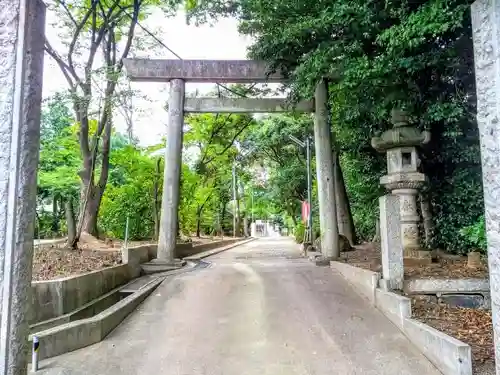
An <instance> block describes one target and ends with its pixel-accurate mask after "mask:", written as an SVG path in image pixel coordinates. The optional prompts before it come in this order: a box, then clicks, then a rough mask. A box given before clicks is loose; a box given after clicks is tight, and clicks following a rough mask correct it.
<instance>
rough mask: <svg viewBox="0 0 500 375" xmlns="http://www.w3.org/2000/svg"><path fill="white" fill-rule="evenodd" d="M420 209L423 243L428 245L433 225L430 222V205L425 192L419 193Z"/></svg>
mask: <svg viewBox="0 0 500 375" xmlns="http://www.w3.org/2000/svg"><path fill="white" fill-rule="evenodd" d="M420 211H421V213H422V219H423V226H424V238H425V245H426V246H427V247H430V242H431V240H432V232H433V229H434V227H433V223H432V211H431V205H430V203H429V198H428V196H427V195H426V194H420Z"/></svg>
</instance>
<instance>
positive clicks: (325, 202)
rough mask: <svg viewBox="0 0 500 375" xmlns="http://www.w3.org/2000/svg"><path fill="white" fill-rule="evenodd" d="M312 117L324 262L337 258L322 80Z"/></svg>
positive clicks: (329, 136) (325, 89)
mask: <svg viewBox="0 0 500 375" xmlns="http://www.w3.org/2000/svg"><path fill="white" fill-rule="evenodd" d="M315 105H316V113H315V116H314V147H315V149H316V174H317V180H318V200H319V222H320V228H321V253H322V255H323V257H324V258H325V259H326V260H330V259H336V258H338V257H339V255H340V249H339V232H338V226H337V207H336V203H335V187H334V164H333V163H334V160H333V153H332V133H331V130H330V123H329V121H328V118H329V114H328V87H327V84H326V82H325V81H324V80H322V81H321V82H320V83H319V84H318V85H317V86H316V92H315Z"/></svg>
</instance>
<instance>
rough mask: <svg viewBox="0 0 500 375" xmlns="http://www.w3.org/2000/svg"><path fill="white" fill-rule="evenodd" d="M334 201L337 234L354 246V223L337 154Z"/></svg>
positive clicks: (336, 154) (337, 154)
mask: <svg viewBox="0 0 500 375" xmlns="http://www.w3.org/2000/svg"><path fill="white" fill-rule="evenodd" d="M334 160H335V169H334V179H335V198H336V199H335V201H336V203H337V223H338V227H339V234H343V235H344V236H346V237H347V239H348V240H349V242H350V243H351V245H355V244H356V230H355V228H354V221H353V219H352V213H351V206H350V204H349V197H348V196H347V191H346V188H345V182H344V176H343V174H342V168H341V166H340V160H339V153H338V152H336V153H335V158H334Z"/></svg>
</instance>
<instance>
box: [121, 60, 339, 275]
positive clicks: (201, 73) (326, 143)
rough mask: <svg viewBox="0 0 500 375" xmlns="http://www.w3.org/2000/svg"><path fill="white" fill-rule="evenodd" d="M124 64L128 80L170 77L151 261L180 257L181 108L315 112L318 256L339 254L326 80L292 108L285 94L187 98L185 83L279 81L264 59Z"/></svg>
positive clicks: (170, 262)
mask: <svg viewBox="0 0 500 375" xmlns="http://www.w3.org/2000/svg"><path fill="white" fill-rule="evenodd" d="M124 66H125V69H126V71H127V75H128V77H129V78H130V79H131V80H132V81H138V82H170V96H169V100H168V121H167V144H166V148H165V170H164V181H163V197H162V209H161V220H160V235H159V239H158V252H157V258H156V259H154V260H152V261H151V262H150V265H155V266H156V267H155V268H157V269H158V270H162V269H164V268H168V267H172V266H177V265H178V262H179V261H178V260H177V259H175V246H176V237H177V231H176V228H177V220H178V205H179V185H180V171H181V164H182V155H181V153H182V137H183V125H184V114H185V113H203V112H212V113H217V112H219V113H221V112H225V113H257V112H260V113H269V112H284V111H289V110H295V111H300V112H315V121H314V137H315V148H316V160H317V163H316V174H317V180H318V198H319V199H318V200H319V216H320V227H321V233H322V235H323V240H322V249H323V254H322V255H323V257H324V258H325V259H326V260H328V259H333V258H334V256H335V254H338V251H339V248H338V246H339V244H338V227H337V210H336V202H335V190H334V160H333V154H332V135H331V131H330V124H329V122H328V107H327V103H328V91H327V85H326V82H325V81H323V80H322V81H321V82H320V83H319V84H318V85H317V87H316V92H315V100H314V104H313V103H312V102H310V101H304V102H300V103H298V104H297V106H296V107H295V108H287V105H286V102H285V100H283V99H255V98H223V99H221V98H185V84H186V82H213V83H215V82H221V83H264V82H267V83H280V82H283V77H282V76H281V74H279V73H270V72H269V69H268V66H267V64H266V63H265V62H262V61H253V60H151V59H126V60H125V61H124Z"/></svg>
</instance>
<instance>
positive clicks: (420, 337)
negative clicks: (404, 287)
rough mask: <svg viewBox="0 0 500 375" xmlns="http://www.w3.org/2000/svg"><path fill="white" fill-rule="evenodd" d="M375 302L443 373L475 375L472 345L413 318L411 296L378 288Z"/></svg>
mask: <svg viewBox="0 0 500 375" xmlns="http://www.w3.org/2000/svg"><path fill="white" fill-rule="evenodd" d="M375 303H376V307H377V309H379V310H380V311H381V312H382V313H383V314H384V315H385V316H386V317H387V318H388V319H389V320H390V321H391V322H393V323H394V324H395V325H396V326H397V327H398V328H399V329H400V330H401V331H402V332H403V333H404V335H405V336H406V337H408V340H409V341H410V342H411V343H412V344H414V345H415V346H416V347H417V348H418V349H419V350H420V351H421V352H422V354H423V355H425V356H426V357H427V359H429V361H430V362H431V363H432V364H433V365H434V366H436V368H437V369H438V370H439V371H440V372H441V373H442V374H443V375H472V353H471V348H470V346H469V345H467V344H465V343H463V342H461V341H459V340H457V339H455V338H453V337H451V336H448V335H447V334H445V333H443V332H440V331H438V330H436V329H434V328H432V327H429V326H428V325H426V324H424V323H421V322H419V321H416V320H414V319H411V301H410V299H409V298H406V297H403V296H400V295H398V294H395V293H393V292H386V291H382V290H380V289H377V291H376V302H375Z"/></svg>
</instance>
